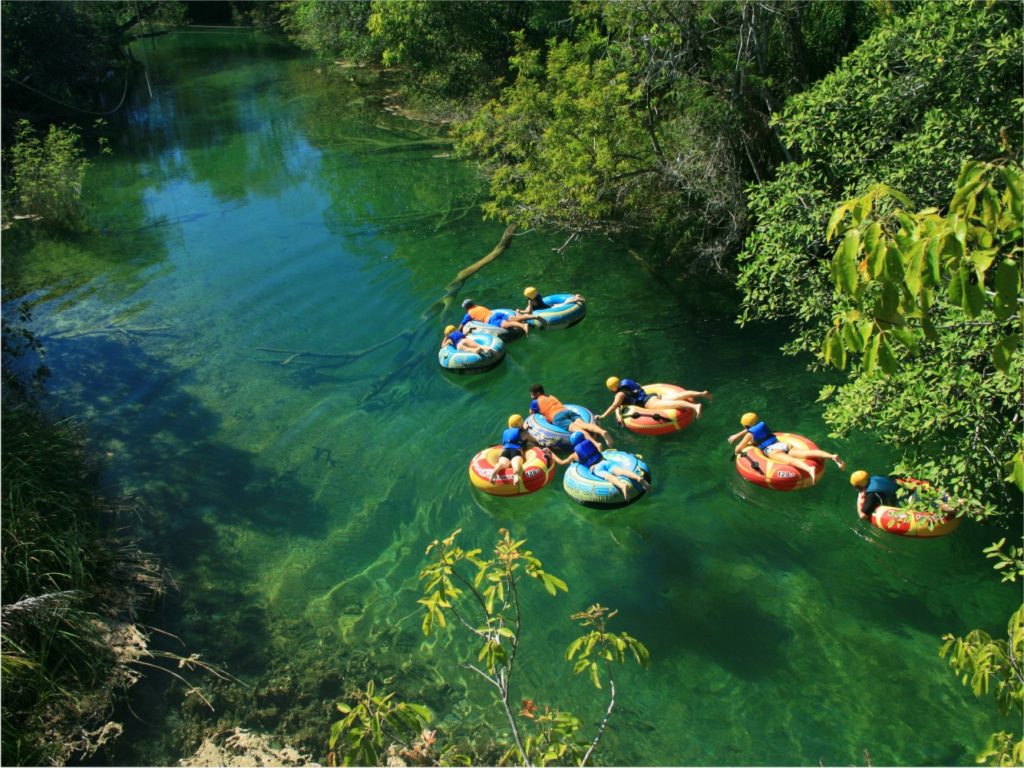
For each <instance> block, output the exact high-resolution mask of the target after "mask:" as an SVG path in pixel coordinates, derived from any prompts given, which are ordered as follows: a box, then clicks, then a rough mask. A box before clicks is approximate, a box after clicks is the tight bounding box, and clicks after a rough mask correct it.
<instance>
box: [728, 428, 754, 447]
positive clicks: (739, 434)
mask: <svg viewBox="0 0 1024 768" xmlns="http://www.w3.org/2000/svg"><path fill="white" fill-rule="evenodd" d="M748 434H750V433H749V432H747V430H746V429H741V430H740V431H739V432H737V433H736V434H735V435H729V437H727V438H726V440H728V441H729V445H732V444H733V443H735V442H736V441H737V440H739V439H740V438H741V437H743V436H744V435H748Z"/></svg>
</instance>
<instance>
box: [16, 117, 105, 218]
mask: <svg viewBox="0 0 1024 768" xmlns="http://www.w3.org/2000/svg"><path fill="white" fill-rule="evenodd" d="M100 148H101V150H105V149H106V142H105V141H104V140H102V139H101V142H100ZM5 154H6V160H7V163H6V167H5V172H6V176H7V187H8V189H7V195H5V198H4V207H5V209H6V210H7V212H9V213H15V214H22V215H27V216H32V217H38V218H41V219H43V221H44V223H45V224H46V225H48V226H50V227H54V228H57V229H68V230H73V229H78V228H81V227H82V226H83V225H84V220H85V217H84V209H83V207H82V181H83V180H84V179H85V172H86V169H88V167H89V161H88V160H87V159H86V157H85V150H84V148H83V147H82V141H81V137H80V136H79V134H78V132H77V131H75V130H74V129H72V128H61V127H59V126H56V125H51V126H50V127H49V130H48V131H47V132H46V135H45V136H40V135H39V134H38V133H37V132H36V130H35V129H34V128H33V127H32V125H31V124H30V123H29V122H28V120H19V121H18V124H17V125H16V127H15V136H14V143H13V144H12V145H11V147H10V148H9V149H8V150H7V151H6V153H5Z"/></svg>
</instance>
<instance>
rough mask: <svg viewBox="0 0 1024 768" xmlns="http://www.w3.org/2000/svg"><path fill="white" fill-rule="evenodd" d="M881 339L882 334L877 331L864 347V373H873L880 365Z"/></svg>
mask: <svg viewBox="0 0 1024 768" xmlns="http://www.w3.org/2000/svg"><path fill="white" fill-rule="evenodd" d="M881 341H882V335H881V334H880V333H876V334H875V335H874V336H873V337H872V338H871V341H869V342H868V344H867V346H866V347H865V348H864V360H863V361H862V365H863V367H864V373H871V372H872V371H873V370H875V367H876V366H877V365H878V345H879V344H880V343H881Z"/></svg>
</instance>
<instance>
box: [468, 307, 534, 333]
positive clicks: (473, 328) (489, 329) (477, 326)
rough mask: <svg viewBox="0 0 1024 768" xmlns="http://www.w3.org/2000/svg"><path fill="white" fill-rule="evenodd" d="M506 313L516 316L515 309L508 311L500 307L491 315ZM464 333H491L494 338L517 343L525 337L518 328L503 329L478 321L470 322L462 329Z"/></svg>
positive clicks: (493, 310)
mask: <svg viewBox="0 0 1024 768" xmlns="http://www.w3.org/2000/svg"><path fill="white" fill-rule="evenodd" d="M494 312H504V313H505V314H507V315H508V316H509V317H513V316H514V315H515V314H516V311H515V310H514V309H506V308H504V307H499V308H498V309H492V310H491V313H492V314H493V313H494ZM462 332H463V333H489V334H491V335H492V336H497V337H498V338H499V339H501V340H502V341H515V340H516V339H520V338H522V336H523V332H522V331H520V330H519V329H518V328H502V327H501V326H500V325H491V324H490V323H481V322H479V321H477V320H470V321H469V322H468V323H466V324H465V325H464V326H463V327H462Z"/></svg>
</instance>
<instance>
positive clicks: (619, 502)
mask: <svg viewBox="0 0 1024 768" xmlns="http://www.w3.org/2000/svg"><path fill="white" fill-rule="evenodd" d="M601 455H602V456H603V458H604V460H603V461H599V462H598V463H597V464H595V465H594V466H593V467H591V468H590V469H586V468H585V467H584V466H583V465H582V464H580V463H578V462H575V461H574V462H573V463H572V464H570V465H569V468H568V469H567V470H566V471H565V477H564V478H563V479H562V487H563V488H565V492H566V493H567V494H569V497H570V498H571V499H572V500H573V501H575V502H577V503H578V504H582V505H583V506H585V507H596V508H600V509H614V508H616V507H625V506H628V505H629V504H632V503H633V502H634V501H636V500H637V499H639V498H640V497H641V496H643V495H644V494H645V493H647V489H646V488H644V487H643V486H642V485H640V483H638V482H636V481H635V480H631V479H629V478H628V477H625V478H623V479H624V480H625V481H626V482H627V483H629V486H628V487H627V489H626V495H625V497H623V495H622V491H620V490H619V489H618V488H616V487H615V486H614V485H612V483H611V482H610V481H608V480H605V479H604V478H602V477H600V476H598V475H596V474H594V471H595V470H597V471H598V472H601V471H604V472H611V469H612V467H615V466H618V467H621V468H622V469H625V470H629V471H630V472H632V473H634V474H636V475H640V476H641V477H642V478H644V479H645V480H647V481H648V482H650V480H651V472H650V470H649V469H648V468H647V464H646V463H645V462H644V460H643V459H641V458H640V457H639V456H634V455H633V454H632V453H626V452H625V451H617V450H614V449H610V450H607V451H604V452H602V454H601Z"/></svg>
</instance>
